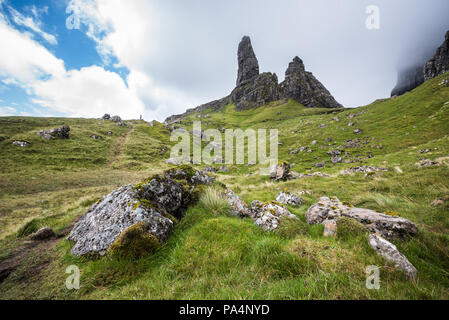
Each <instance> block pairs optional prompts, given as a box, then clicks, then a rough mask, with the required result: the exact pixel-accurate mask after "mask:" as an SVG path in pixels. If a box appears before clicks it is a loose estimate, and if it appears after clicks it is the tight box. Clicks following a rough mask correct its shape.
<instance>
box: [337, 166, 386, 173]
mask: <svg viewBox="0 0 449 320" xmlns="http://www.w3.org/2000/svg"><path fill="white" fill-rule="evenodd" d="M382 171H388V168H378V167H370V166H361V167H352V168H349V169H346V170H345V171H344V173H343V174H353V173H371V172H382Z"/></svg>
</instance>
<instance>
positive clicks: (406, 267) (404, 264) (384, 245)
mask: <svg viewBox="0 0 449 320" xmlns="http://www.w3.org/2000/svg"><path fill="white" fill-rule="evenodd" d="M369 244H370V246H371V247H372V248H373V249H374V250H375V251H376V252H377V254H379V255H380V256H382V257H383V258H385V259H386V260H387V261H389V262H391V263H393V264H394V266H395V267H396V268H398V269H399V270H401V271H403V272H405V274H406V275H407V277H408V278H409V279H415V278H416V275H417V273H418V271H417V270H416V268H415V267H414V266H413V265H412V264H411V263H410V261H408V259H407V258H406V257H405V256H404V255H403V254H402V253H400V252H399V250H398V248H397V247H396V246H395V245H394V244H392V243H391V242H389V241H387V240H385V239H384V238H382V237H381V236H379V235H377V234H371V235H370V236H369Z"/></svg>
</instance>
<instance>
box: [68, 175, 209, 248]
mask: <svg viewBox="0 0 449 320" xmlns="http://www.w3.org/2000/svg"><path fill="white" fill-rule="evenodd" d="M196 173H197V172H196V171H195V170H193V169H192V168H190V167H187V166H186V167H180V168H175V169H171V170H168V171H166V172H164V173H163V174H161V175H155V176H153V177H150V178H148V179H146V180H145V181H143V182H142V183H139V184H137V185H127V186H123V187H121V188H119V189H117V190H115V191H113V192H112V193H110V194H109V195H107V196H106V197H104V198H103V199H102V200H101V201H98V203H96V204H94V205H93V206H92V207H91V208H90V209H89V210H88V212H87V213H86V214H85V215H84V217H83V218H82V219H81V220H80V221H79V222H78V223H77V224H76V225H75V227H74V228H73V230H72V232H71V234H70V235H69V237H68V240H71V241H74V242H75V245H74V246H73V248H72V251H71V252H72V254H73V255H75V256H82V255H86V254H90V253H93V254H104V253H106V251H107V250H108V249H109V248H110V247H111V245H112V244H113V243H114V242H115V241H116V240H117V238H118V237H119V235H120V234H122V233H123V232H124V231H125V230H127V229H128V228H130V227H132V226H134V225H136V224H138V223H140V222H144V223H145V230H146V231H147V232H148V233H149V234H151V235H153V236H154V237H156V238H157V240H158V242H164V241H166V240H167V239H168V237H169V236H170V234H171V232H172V230H173V223H174V222H175V221H176V220H177V218H181V217H182V215H183V213H184V212H185V210H186V209H187V207H188V206H189V205H190V204H192V203H193V202H194V201H196V200H197V199H198V192H199V190H200V188H201V187H200V186H197V185H196V184H198V183H200V182H199V181H196V180H195V182H194V181H192V180H191V178H192V177H194V176H195V175H196ZM202 181H204V180H202ZM146 238H148V237H146ZM139 241H140V240H139Z"/></svg>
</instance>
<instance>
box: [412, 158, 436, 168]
mask: <svg viewBox="0 0 449 320" xmlns="http://www.w3.org/2000/svg"><path fill="white" fill-rule="evenodd" d="M416 165H417V166H418V168H423V167H433V166H439V165H440V164H439V163H438V162H437V161H432V160H430V159H426V160H421V161H419V162H418V163H417V164H416Z"/></svg>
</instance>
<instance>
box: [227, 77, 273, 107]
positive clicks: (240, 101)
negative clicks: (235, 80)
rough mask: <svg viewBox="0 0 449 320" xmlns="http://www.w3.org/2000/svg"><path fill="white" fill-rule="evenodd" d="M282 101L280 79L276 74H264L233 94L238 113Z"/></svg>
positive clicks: (236, 89) (238, 88) (235, 90)
mask: <svg viewBox="0 0 449 320" xmlns="http://www.w3.org/2000/svg"><path fill="white" fill-rule="evenodd" d="M279 99H281V96H280V92H279V85H278V77H277V76H276V74H275V73H270V72H266V73H262V74H260V75H257V76H256V77H254V78H253V79H251V80H250V81H246V82H245V83H244V84H242V85H240V86H238V87H237V88H235V89H234V91H232V93H231V101H232V102H234V103H235V109H236V110H237V111H242V110H247V109H251V108H257V107H260V106H263V105H265V104H267V103H270V102H272V101H277V100H279Z"/></svg>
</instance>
